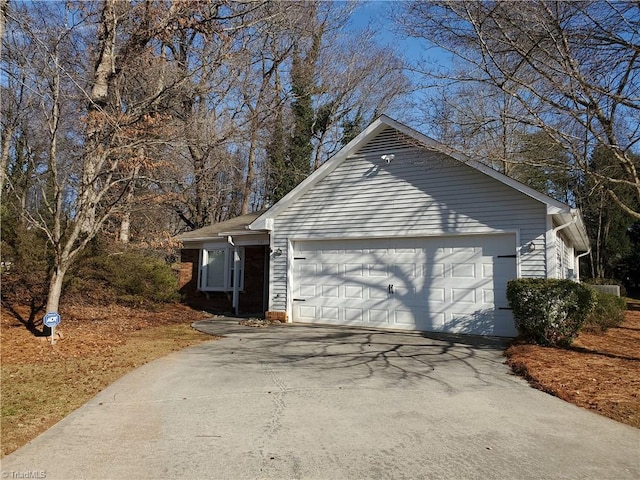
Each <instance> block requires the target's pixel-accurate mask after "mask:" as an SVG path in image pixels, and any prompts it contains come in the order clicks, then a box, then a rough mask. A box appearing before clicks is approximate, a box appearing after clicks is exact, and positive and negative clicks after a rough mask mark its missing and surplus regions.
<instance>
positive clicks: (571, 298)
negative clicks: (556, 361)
mask: <svg viewBox="0 0 640 480" xmlns="http://www.w3.org/2000/svg"><path fill="white" fill-rule="evenodd" d="M507 300H508V301H509V305H510V306H511V309H512V310H513V317H514V319H515V322H516V327H517V328H518V332H519V333H520V335H521V336H522V337H523V338H524V339H525V340H528V341H533V342H535V343H538V344H540V345H547V346H569V345H571V343H572V342H573V340H574V339H575V337H576V336H577V335H578V332H579V331H580V328H581V327H582V325H583V323H584V322H585V321H586V319H587V316H588V315H589V313H590V312H591V311H592V310H593V308H594V306H595V303H596V292H595V291H594V290H593V289H592V288H589V287H588V286H586V285H583V284H581V283H576V282H573V281H571V280H556V279H538V278H520V279H517V280H511V281H509V282H508V283H507Z"/></svg>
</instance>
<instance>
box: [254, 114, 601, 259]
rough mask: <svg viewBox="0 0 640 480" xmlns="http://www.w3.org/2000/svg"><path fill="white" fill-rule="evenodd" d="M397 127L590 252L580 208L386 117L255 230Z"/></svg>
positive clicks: (291, 194)
mask: <svg viewBox="0 0 640 480" xmlns="http://www.w3.org/2000/svg"><path fill="white" fill-rule="evenodd" d="M389 127H390V128H393V129H395V130H397V131H398V132H400V133H402V134H404V135H406V136H407V137H408V138H409V139H411V140H413V141H415V142H416V143H417V144H419V145H421V146H422V147H423V148H426V149H427V150H432V151H435V152H438V153H441V154H445V155H447V156H448V157H450V158H453V159H455V160H457V161H459V162H460V163H462V164H464V165H468V166H469V167H471V168H474V169H475V170H477V171H479V172H481V173H482V174H484V175H487V176H489V177H491V178H493V179H495V180H497V181H499V182H501V183H503V184H505V185H507V186H509V187H511V188H513V189H515V190H518V191H519V192H521V193H523V194H524V195H527V196H529V197H531V198H533V199H535V200H537V201H539V202H541V203H543V204H544V205H546V207H547V214H549V215H553V217H554V219H555V220H556V222H557V223H558V224H567V223H569V222H572V223H571V224H570V225H569V226H568V227H567V229H566V230H567V232H566V233H567V234H568V235H569V236H570V238H571V239H572V240H573V242H574V244H575V245H576V247H577V248H578V249H579V250H583V251H584V250H587V249H588V248H589V240H588V237H587V233H586V229H585V227H584V222H583V221H582V217H581V215H580V212H579V211H578V210H577V209H574V208H571V207H570V206H568V205H565V204H564V203H562V202H559V201H557V200H555V199H553V198H551V197H549V196H548V195H545V194H543V193H541V192H538V191H537V190H534V189H533V188H531V187H529V186H527V185H524V184H523V183H521V182H519V181H517V180H514V179H513V178H511V177H508V176H506V175H504V174H502V173H500V172H498V171H496V170H494V169H492V168H491V167H488V166H487V165H485V164H483V163H481V162H479V161H477V160H474V159H472V158H470V157H467V156H466V155H464V154H461V153H459V152H456V151H454V150H453V149H452V148H450V147H447V146H446V145H444V144H442V143H440V142H438V141H436V140H434V139H432V138H430V137H428V136H427V135H424V134H422V133H420V132H418V131H416V130H414V129H413V128H410V127H408V126H406V125H404V124H402V123H400V122H398V121H396V120H393V119H392V118H390V117H387V116H386V115H381V116H380V117H378V118H377V119H376V120H375V121H374V122H373V123H371V125H369V126H368V127H367V128H366V129H364V130H363V131H362V132H361V133H360V134H359V135H358V136H357V137H356V138H354V139H353V140H352V141H351V142H349V143H348V144H347V145H345V146H344V147H343V148H342V149H341V150H340V151H339V152H338V153H336V154H335V155H334V156H333V157H331V158H330V159H329V160H327V161H326V162H325V163H324V164H323V165H322V166H321V167H320V168H318V170H316V171H315V172H314V173H313V174H311V175H309V176H308V177H307V178H306V179H305V180H303V181H302V182H301V183H300V184H299V185H298V186H297V187H295V188H294V189H293V190H291V191H290V192H289V193H288V194H287V195H285V196H284V197H283V198H282V199H281V200H280V201H278V202H277V203H276V204H275V205H273V207H271V208H270V209H269V210H268V211H267V212H265V213H264V214H262V215H261V216H259V217H258V218H256V220H255V221H253V222H252V223H251V224H250V225H249V229H251V230H271V229H272V226H273V219H274V218H276V217H277V216H278V215H279V214H280V213H281V212H282V211H284V210H286V209H287V208H288V207H289V206H290V205H291V204H293V203H294V202H295V201H296V200H298V199H299V198H300V197H301V196H303V195H304V194H305V193H307V192H308V191H310V190H311V189H312V188H313V187H314V186H315V185H317V184H318V183H319V182H321V181H322V180H323V179H324V178H325V177H326V176H328V175H329V174H330V173H331V172H333V171H334V170H335V169H336V168H337V167H338V166H339V165H340V164H342V162H344V161H345V160H346V159H347V158H348V157H349V156H350V155H352V154H354V153H356V152H357V151H358V150H359V149H360V148H361V147H363V146H364V145H365V144H367V143H368V142H370V141H371V140H372V139H374V138H375V137H376V136H377V135H378V134H380V133H381V132H382V131H384V130H386V129H387V128H389Z"/></svg>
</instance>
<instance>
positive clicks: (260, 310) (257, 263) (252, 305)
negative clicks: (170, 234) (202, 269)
mask: <svg viewBox="0 0 640 480" xmlns="http://www.w3.org/2000/svg"><path fill="white" fill-rule="evenodd" d="M266 248H267V247H264V246H255V247H245V250H244V254H245V259H244V269H245V271H244V290H242V291H241V292H240V300H239V310H240V313H241V314H254V315H259V316H263V315H264V311H265V306H264V268H265V254H266ZM199 256H200V251H199V250H197V249H182V250H181V252H180V261H181V262H180V273H179V277H178V282H179V287H180V293H181V295H182V299H183V302H184V303H186V304H187V305H190V306H192V307H194V308H200V309H203V310H207V311H211V312H214V313H226V314H230V313H231V312H232V311H233V307H232V302H233V298H232V296H233V294H232V292H207V294H205V293H204V292H200V291H198V259H199Z"/></svg>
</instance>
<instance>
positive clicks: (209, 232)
mask: <svg viewBox="0 0 640 480" xmlns="http://www.w3.org/2000/svg"><path fill="white" fill-rule="evenodd" d="M266 211H267V210H260V211H258V212H253V213H247V214H246V215H240V216H239V217H235V218H232V219H230V220H226V221H224V222H220V223H214V224H213V225H209V226H207V227H202V228H198V229H197V230H193V231H191V232H185V233H182V234H180V235H178V236H177V237H176V239H177V240H180V241H182V242H195V241H202V240H211V239H212V238H216V237H220V236H225V235H231V234H236V235H237V234H240V233H241V234H245V235H246V234H251V233H253V232H250V231H247V230H248V227H249V225H250V224H251V223H252V222H253V221H255V220H256V219H257V218H258V217H259V216H260V215H262V214H263V213H265V212H266ZM256 233H258V232H256Z"/></svg>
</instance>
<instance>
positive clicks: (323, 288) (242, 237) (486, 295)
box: [179, 116, 589, 336]
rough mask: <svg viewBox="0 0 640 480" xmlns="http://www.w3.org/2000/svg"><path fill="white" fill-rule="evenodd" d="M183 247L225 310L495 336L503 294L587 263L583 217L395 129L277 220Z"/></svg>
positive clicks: (307, 189) (258, 218) (249, 220)
mask: <svg viewBox="0 0 640 480" xmlns="http://www.w3.org/2000/svg"><path fill="white" fill-rule="evenodd" d="M179 239H180V240H182V242H183V244H184V249H185V250H183V259H182V261H183V262H186V266H185V277H184V278H183V281H182V283H183V284H184V285H188V284H190V285H191V288H192V289H193V290H197V291H199V292H204V294H206V295H208V296H209V297H210V299H211V298H213V297H212V295H214V294H217V295H218V296H220V295H222V296H223V297H222V298H223V299H224V300H225V301H226V302H227V307H228V309H229V310H231V309H234V310H235V311H236V312H238V311H240V312H242V311H245V312H250V311H254V312H261V313H264V312H266V315H267V317H268V318H277V319H280V320H283V321H293V322H301V323H323V324H337V325H359V326H369V327H376V328H389V329H406V330H418V331H435V332H455V333H468V334H480V335H496V336H514V335H516V333H517V332H516V329H515V325H514V321H513V317H512V314H511V311H510V310H509V308H508V304H507V300H506V284H507V281H508V280H510V279H513V278H519V277H523V278H570V279H574V280H578V279H579V269H578V257H579V256H581V255H580V254H581V253H582V255H584V254H585V253H584V252H587V251H588V249H589V240H588V238H587V234H586V230H585V227H584V223H583V220H582V217H581V215H580V212H579V211H578V210H576V209H574V208H571V207H569V206H567V205H565V204H563V203H561V202H558V201H556V200H554V199H552V198H550V197H549V196H547V195H545V194H542V193H540V192H537V191H535V190H533V189H531V188H529V187H527V186H526V185H523V184H522V183H520V182H517V181H515V180H513V179H512V178H509V177H507V176H505V175H503V174H501V173H499V172H497V171H495V170H493V169H491V168H489V167H488V166H486V165H484V164H482V163H480V162H478V161H475V160H472V159H470V158H467V157H465V156H463V155H460V154H458V153H455V152H453V151H452V150H451V149H449V148H447V147H446V146H445V145H442V144H440V143H438V142H436V141H435V140H433V139H431V138H429V137H427V136H425V135H423V134H421V133H419V132H417V131H415V130H413V129H411V128H409V127H407V126H405V125H403V124H401V123H399V122H397V121H395V120H393V119H391V118H389V117H386V116H381V117H380V118H378V119H377V120H375V121H374V122H373V123H372V124H371V125H370V126H369V127H368V128H367V129H366V130H364V131H363V132H362V133H361V134H360V135H358V136H357V137H356V138H355V139H354V140H353V141H351V142H350V143H349V144H348V145H346V146H345V147H344V148H343V149H342V150H340V151H339V152H338V153H337V154H336V155H335V156H334V157H332V158H331V159H330V160H328V161H327V162H326V163H325V164H324V165H322V166H321V167H320V168H319V169H318V170H317V171H316V172H314V173H313V174H312V175H310V176H309V177H308V178H307V179H306V180H304V181H303V182H302V183H301V184H300V185H298V186H297V187H296V188H295V189H294V190H292V191H291V192H290V193H289V194H288V195H286V196H285V197H284V198H283V199H282V200H280V201H279V202H278V203H276V204H275V205H273V206H272V207H271V208H269V209H268V210H266V211H264V212H258V213H255V214H251V215H245V216H242V217H238V218H236V219H233V220H230V221H228V222H223V223H220V224H218V225H213V226H211V227H206V228H203V229H200V230H196V231H194V232H189V233H186V234H183V235H181V236H180V237H179ZM236 272H239V274H236ZM218 300H220V297H218ZM212 301H215V299H213V300H212ZM260 302H262V304H261V305H260ZM258 307H260V308H258Z"/></svg>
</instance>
